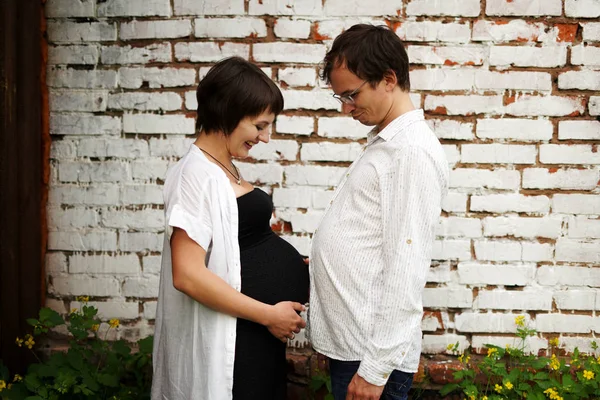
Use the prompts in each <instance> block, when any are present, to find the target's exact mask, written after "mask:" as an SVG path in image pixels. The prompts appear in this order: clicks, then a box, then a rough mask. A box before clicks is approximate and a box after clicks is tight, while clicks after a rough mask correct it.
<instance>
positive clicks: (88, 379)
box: [81, 371, 100, 391]
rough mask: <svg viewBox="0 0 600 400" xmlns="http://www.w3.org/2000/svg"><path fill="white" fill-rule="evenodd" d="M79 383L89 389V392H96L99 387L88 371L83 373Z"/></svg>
mask: <svg viewBox="0 0 600 400" xmlns="http://www.w3.org/2000/svg"><path fill="white" fill-rule="evenodd" d="M81 381H82V382H83V385H85V386H86V387H88V388H90V390H93V391H96V390H98V389H100V385H98V382H96V380H95V379H94V378H92V376H91V375H90V373H89V372H88V371H84V372H83V373H82V374H81Z"/></svg>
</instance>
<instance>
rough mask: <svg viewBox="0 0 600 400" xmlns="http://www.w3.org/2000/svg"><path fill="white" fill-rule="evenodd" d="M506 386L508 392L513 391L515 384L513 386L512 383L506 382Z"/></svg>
mask: <svg viewBox="0 0 600 400" xmlns="http://www.w3.org/2000/svg"><path fill="white" fill-rule="evenodd" d="M504 386H506V388H507V389H508V390H511V389H512V388H513V384H512V383H510V381H506V383H505V384H504Z"/></svg>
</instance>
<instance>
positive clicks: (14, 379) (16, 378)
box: [13, 374, 23, 382]
mask: <svg viewBox="0 0 600 400" xmlns="http://www.w3.org/2000/svg"><path fill="white" fill-rule="evenodd" d="M22 380H23V377H22V376H21V375H19V374H15V377H14V378H13V382H21V381H22Z"/></svg>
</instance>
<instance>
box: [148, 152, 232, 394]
mask: <svg viewBox="0 0 600 400" xmlns="http://www.w3.org/2000/svg"><path fill="white" fill-rule="evenodd" d="M163 192H164V202H165V225H166V226H165V230H166V234H165V241H164V247H163V253H162V267H161V275H160V287H159V296H158V305H157V311H156V327H155V334H154V352H153V363H154V367H153V368H154V376H153V380H152V400H229V399H231V398H232V389H233V363H234V355H235V339H236V318H234V317H231V316H229V315H226V314H223V313H220V312H217V311H214V310H212V309H210V308H208V307H205V306H204V305H202V304H200V303H198V302H197V301H195V300H194V299H192V298H191V297H189V296H187V295H186V294H184V293H182V292H180V291H178V290H176V289H175V288H174V287H173V274H172V265H171V245H170V239H171V234H172V233H173V227H177V228H181V229H183V230H185V231H186V233H187V234H188V236H189V237H190V238H191V239H193V240H194V241H195V242H197V243H198V244H199V245H200V246H202V248H204V249H205V250H207V256H206V261H207V267H208V269H210V270H211V271H212V272H214V273H215V274H217V275H218V276H220V277H221V278H222V279H224V280H225V281H226V282H227V283H229V284H230V285H231V286H232V287H233V288H235V289H236V290H238V291H239V290H240V287H241V274H240V249H239V244H238V210H237V202H236V198H235V193H234V192H233V188H232V187H231V185H230V184H229V180H228V179H227V177H226V175H225V173H224V172H223V171H222V170H221V169H220V168H219V167H217V166H216V165H215V164H213V163H211V162H210V161H208V159H207V158H206V156H205V155H204V154H203V153H202V151H201V150H200V149H199V148H198V147H196V146H195V145H193V144H192V145H191V148H190V150H189V151H188V153H187V154H186V155H185V156H184V157H183V158H182V159H181V160H180V161H179V162H178V163H177V164H176V165H174V166H173V167H172V168H171V169H170V170H169V172H167V178H166V181H165V185H164V189H163ZM198 265H199V266H200V260H199V262H198Z"/></svg>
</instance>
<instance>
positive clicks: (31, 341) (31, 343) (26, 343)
mask: <svg viewBox="0 0 600 400" xmlns="http://www.w3.org/2000/svg"><path fill="white" fill-rule="evenodd" d="M34 344H35V341H34V340H33V337H31V336H29V338H28V339H27V340H26V341H25V346H27V348H28V349H31V348H32V347H33V345H34Z"/></svg>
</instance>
